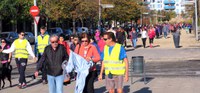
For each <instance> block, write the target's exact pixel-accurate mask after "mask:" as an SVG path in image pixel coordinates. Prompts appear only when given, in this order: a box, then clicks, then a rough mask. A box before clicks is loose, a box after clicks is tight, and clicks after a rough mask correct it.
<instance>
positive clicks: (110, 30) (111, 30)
mask: <svg viewBox="0 0 200 93" xmlns="http://www.w3.org/2000/svg"><path fill="white" fill-rule="evenodd" d="M107 32H113V33H114V35H115V37H116V32H115V30H113V29H109V30H108V31H107Z"/></svg>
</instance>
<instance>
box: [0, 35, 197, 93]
mask: <svg viewBox="0 0 200 93" xmlns="http://www.w3.org/2000/svg"><path fill="white" fill-rule="evenodd" d="M182 37H187V38H184V39H186V40H181V44H182V45H183V47H182V48H179V49H174V48H173V46H172V45H170V47H168V46H167V44H168V43H169V42H171V41H170V40H171V38H170V39H166V40H165V39H162V40H161V39H159V40H157V41H156V42H158V43H157V44H158V45H160V46H158V47H155V48H153V49H150V48H145V49H144V48H142V47H139V48H138V49H135V50H133V49H132V48H131V47H129V48H127V54H128V58H129V61H130V62H131V57H132V56H144V59H145V64H146V67H145V68H146V69H145V71H146V75H147V77H148V83H147V84H146V85H145V84H144V82H142V81H139V82H135V83H134V84H132V82H131V80H129V82H127V83H125V84H124V85H125V87H124V92H125V93H199V91H200V88H199V87H198V86H200V80H199V76H200V48H199V43H198V42H197V43H196V42H192V40H193V39H191V38H193V37H191V35H189V36H187V35H186V34H184V33H183V34H182ZM190 37H191V38H190ZM188 40H190V41H191V42H192V43H187V42H189V41H188ZM183 41H187V42H183ZM166 42H167V43H166ZM193 43H194V44H193ZM139 45H140V44H139ZM13 61H14V60H13ZM12 65H13V67H14V69H13V72H12V73H13V74H12V76H13V79H12V81H13V85H14V87H12V88H9V87H6V88H5V89H3V90H0V93H48V86H47V85H42V84H41V83H38V82H37V81H38V80H39V78H37V79H35V80H32V78H31V77H27V81H28V88H26V89H22V90H20V89H18V88H17V87H16V84H17V83H18V80H17V79H18V77H19V76H18V74H17V69H16V65H15V63H14V62H12ZM34 71H35V64H34V62H33V61H31V60H30V61H29V65H28V66H27V70H26V75H27V76H29V75H31V74H33V72H34ZM130 76H131V74H130ZM133 76H134V77H133V81H137V80H140V79H141V78H140V77H139V76H141V75H138V74H134V75H133ZM7 84H8V82H6V86H8V85H7ZM74 87H75V82H72V83H71V84H70V85H68V86H65V87H64V93H73V92H74ZM105 92H106V89H105V87H104V81H101V82H100V81H98V82H97V81H96V82H95V93H105Z"/></svg>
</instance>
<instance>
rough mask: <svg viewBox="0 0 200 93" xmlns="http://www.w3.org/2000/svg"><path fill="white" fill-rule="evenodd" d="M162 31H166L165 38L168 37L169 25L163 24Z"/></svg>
mask: <svg viewBox="0 0 200 93" xmlns="http://www.w3.org/2000/svg"><path fill="white" fill-rule="evenodd" d="M162 32H163V33H164V38H165V39H167V32H168V27H167V25H166V24H163V28H162Z"/></svg>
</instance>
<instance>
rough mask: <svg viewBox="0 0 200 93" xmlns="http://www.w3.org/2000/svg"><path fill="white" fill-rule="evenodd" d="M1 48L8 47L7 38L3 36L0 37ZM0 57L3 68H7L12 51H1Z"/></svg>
mask: <svg viewBox="0 0 200 93" xmlns="http://www.w3.org/2000/svg"><path fill="white" fill-rule="evenodd" d="M1 48H2V50H5V49H9V48H10V45H9V44H8V43H7V40H6V39H5V38H3V39H1ZM0 59H1V60H0V61H1V64H2V66H3V68H8V67H9V65H10V62H11V60H12V53H9V54H7V53H1V57H0Z"/></svg>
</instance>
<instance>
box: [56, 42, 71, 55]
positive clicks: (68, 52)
mask: <svg viewBox="0 0 200 93" xmlns="http://www.w3.org/2000/svg"><path fill="white" fill-rule="evenodd" d="M58 44H61V45H63V46H64V47H65V49H66V51H67V54H68V55H69V54H70V48H69V45H68V44H67V42H65V41H63V42H60V41H58Z"/></svg>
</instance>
